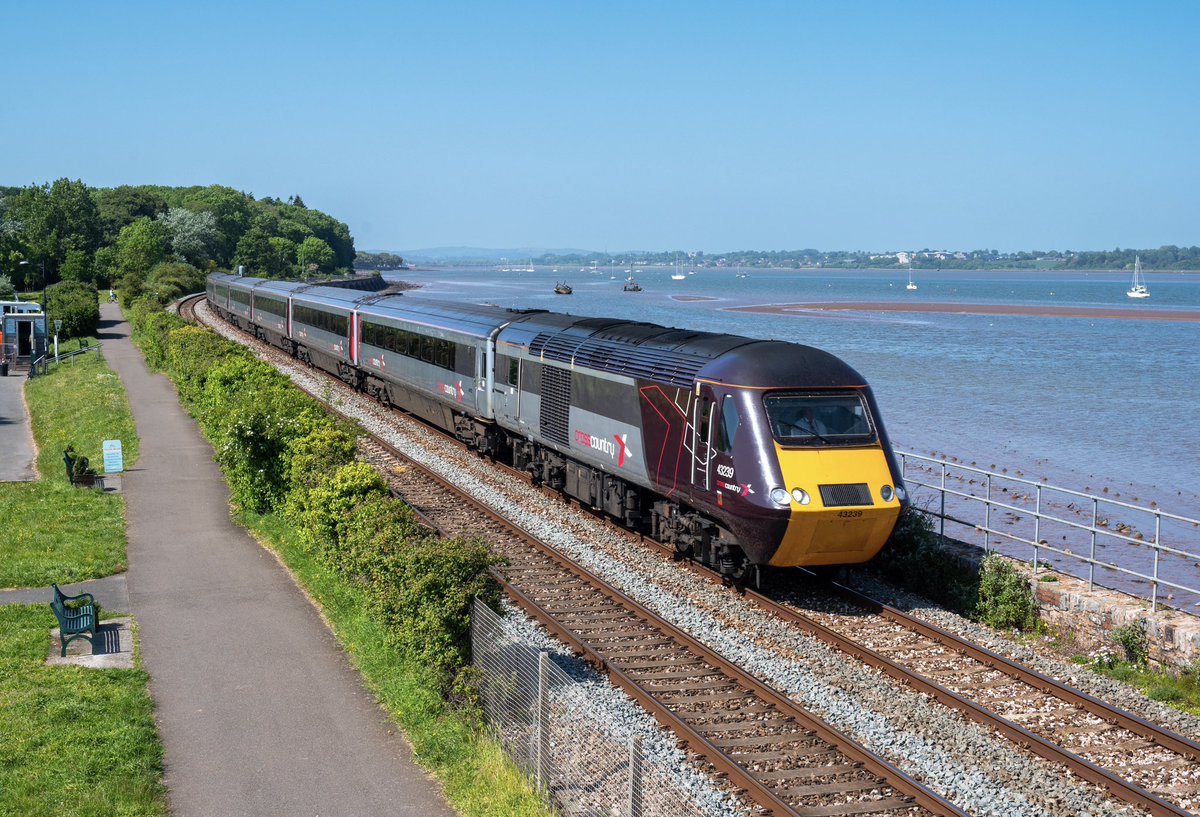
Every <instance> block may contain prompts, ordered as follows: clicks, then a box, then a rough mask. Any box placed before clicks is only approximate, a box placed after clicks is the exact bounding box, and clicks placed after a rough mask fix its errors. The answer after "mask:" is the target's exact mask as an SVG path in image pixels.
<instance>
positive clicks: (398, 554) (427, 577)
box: [370, 536, 498, 692]
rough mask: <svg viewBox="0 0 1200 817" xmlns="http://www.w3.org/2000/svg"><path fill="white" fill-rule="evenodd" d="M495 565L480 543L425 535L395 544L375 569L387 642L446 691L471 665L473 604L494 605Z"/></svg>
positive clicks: (375, 596) (375, 594)
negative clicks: (426, 669)
mask: <svg viewBox="0 0 1200 817" xmlns="http://www.w3.org/2000/svg"><path fill="white" fill-rule="evenodd" d="M496 562H497V559H496V557H494V556H493V555H492V554H491V553H490V552H489V551H488V549H487V546H486V545H485V544H483V542H481V541H480V540H478V539H459V538H454V539H438V538H436V537H434V536H425V537H420V538H417V539H415V540H413V539H410V540H407V541H404V542H395V543H393V547H392V548H390V549H389V550H387V551H385V552H384V554H383V555H381V556H380V557H379V558H378V560H377V562H376V564H375V572H374V573H373V574H372V576H371V584H370V587H371V596H372V602H373V606H374V607H375V608H376V609H377V610H378V612H379V614H380V615H381V616H382V617H383V619H384V621H385V623H386V624H388V625H389V626H388V640H389V643H391V644H392V645H393V646H395V647H396V649H397V650H399V651H400V653H401V655H404V656H408V657H410V658H412V659H413V660H415V661H418V662H420V663H421V664H423V665H425V666H427V667H429V668H430V669H431V670H432V671H433V672H434V673H435V674H436V676H437V677H438V678H439V679H440V680H441V682H442V683H443V684H444V685H445V687H444V688H445V690H446V691H447V692H449V691H450V690H452V689H454V688H455V687H456V686H459V681H460V680H461V672H462V670H463V668H464V667H466V666H467V664H468V661H469V656H470V643H469V639H470V623H471V617H470V613H471V601H472V600H473V599H475V598H482V599H483V600H484V601H485V602H488V603H491V604H492V606H495V602H496V599H495V597H496V594H497V592H498V591H497V590H496V588H495V583H494V582H493V581H492V580H491V577H490V575H489V573H488V568H489V567H490V566H492V565H493V564H495V563H496Z"/></svg>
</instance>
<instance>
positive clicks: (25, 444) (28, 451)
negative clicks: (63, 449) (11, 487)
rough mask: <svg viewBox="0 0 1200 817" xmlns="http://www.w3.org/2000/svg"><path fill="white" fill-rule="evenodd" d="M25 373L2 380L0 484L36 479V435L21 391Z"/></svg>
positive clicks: (1, 378)
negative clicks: (31, 428) (34, 447)
mask: <svg viewBox="0 0 1200 817" xmlns="http://www.w3.org/2000/svg"><path fill="white" fill-rule="evenodd" d="M25 380H26V377H25V373H24V372H22V373H21V374H16V373H15V372H14V373H12V374H9V375H8V376H7V377H0V482H27V481H29V480H31V479H36V478H37V474H36V473H35V472H34V468H33V433H32V431H31V430H30V428H29V411H28V410H27V409H26V408H25V398H24V396H23V395H22V393H21V388H22V387H23V386H24V385H25Z"/></svg>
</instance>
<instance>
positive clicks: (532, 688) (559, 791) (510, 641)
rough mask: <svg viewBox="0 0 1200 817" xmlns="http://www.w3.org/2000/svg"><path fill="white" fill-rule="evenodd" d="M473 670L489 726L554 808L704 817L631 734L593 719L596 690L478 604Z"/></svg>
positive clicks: (602, 814) (609, 816)
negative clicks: (475, 672)
mask: <svg viewBox="0 0 1200 817" xmlns="http://www.w3.org/2000/svg"><path fill="white" fill-rule="evenodd" d="M471 646H472V652H473V662H472V663H473V665H474V667H475V669H476V671H477V673H478V688H479V694H480V699H481V701H482V704H483V710H484V714H485V717H486V719H487V722H488V725H489V726H490V728H492V729H493V730H494V731H495V733H496V735H497V736H498V738H499V740H500V742H501V744H502V745H503V746H504V749H505V751H506V752H507V753H508V755H509V756H510V757H511V758H512V759H513V761H514V762H516V763H517V765H519V766H520V767H521V768H522V769H523V770H524V771H525V772H526V773H527V774H528V775H529V777H530V778H531V779H532V780H533V781H534V782H535V783H536V785H537V787H538V789H539V790H540V791H542V793H543V794H544V795H545V796H547V797H548V798H549V799H550V801H551V803H552V804H553V805H554V806H555V808H556V809H557V810H559V811H560V812H562V813H567V814H572V815H579V816H580V817H706V816H707V815H708V814H710V811H706V810H705V809H704V808H703V807H702V806H701V805H700V804H699V803H698V802H697V801H696V798H695V797H694V796H693V793H692V792H689V791H685V790H683V789H682V788H680V787H679V786H678V785H677V784H676V783H675V782H674V781H675V779H676V778H675V776H674V775H671V774H670V773H669V770H668V769H665V768H663V766H662V765H661V763H659V762H657V761H655V760H654V759H653V758H651V757H648V756H647V752H646V751H644V748H643V745H642V740H641V739H640V738H639V737H638V736H637V734H636V733H635V732H633V730H631V729H628V728H626V729H625V731H626V732H630V734H624V735H622V734H617V732H618V731H620V727H617V726H615V725H614V723H612V722H611V721H610V720H608V719H606V718H604V717H600V716H599V715H598V714H597V708H596V707H597V698H598V696H597V695H596V689H595V684H588V683H585V682H581V681H580V680H576V679H573V678H572V677H571V676H569V675H568V674H567V673H566V672H564V671H563V669H562V668H560V667H559V666H558V665H557V664H556V663H555V660H554V658H553V657H552V656H551V655H550V654H549V653H547V652H545V651H539V650H536V649H534V648H532V647H530V646H528V645H526V644H524V643H521V641H520V640H519V638H517V637H515V636H514V635H513V634H512V633H511V632H510V631H509V630H508V628H506V627H505V624H504V620H503V619H501V618H500V617H499V616H497V615H496V614H495V613H494V612H492V610H490V609H489V608H488V607H487V606H486V605H485V604H482V603H480V602H478V601H476V602H475V604H474V607H473V610H472V615H471Z"/></svg>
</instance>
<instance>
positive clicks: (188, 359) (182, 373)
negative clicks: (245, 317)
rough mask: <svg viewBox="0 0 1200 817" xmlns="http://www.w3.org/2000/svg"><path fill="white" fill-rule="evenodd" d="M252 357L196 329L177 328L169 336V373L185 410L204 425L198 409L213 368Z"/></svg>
mask: <svg viewBox="0 0 1200 817" xmlns="http://www.w3.org/2000/svg"><path fill="white" fill-rule="evenodd" d="M249 356H250V354H249V352H247V351H245V349H244V347H241V346H238V345H237V344H234V343H230V342H229V341H227V340H225V339H224V338H222V337H221V336H219V335H217V334H215V333H213V332H210V331H209V330H207V329H200V328H199V327H195V326H185V327H183V328H181V329H176V330H174V331H172V332H171V333H170V334H169V335H168V336H167V370H168V371H169V372H170V375H171V379H172V380H173V381H175V388H176V390H177V391H178V392H179V398H180V401H181V402H182V403H183V407H184V408H186V409H187V410H188V411H189V412H190V413H191V414H192V416H193V417H196V418H197V419H199V420H201V421H202V422H203V418H201V417H199V416H198V415H197V413H196V409H197V404H198V403H199V401H200V398H201V396H202V395H203V394H204V382H205V380H206V379H207V377H208V371H209V369H211V368H212V367H213V366H215V365H217V364H218V363H220V362H221V361H223V360H229V359H231V358H235V357H249Z"/></svg>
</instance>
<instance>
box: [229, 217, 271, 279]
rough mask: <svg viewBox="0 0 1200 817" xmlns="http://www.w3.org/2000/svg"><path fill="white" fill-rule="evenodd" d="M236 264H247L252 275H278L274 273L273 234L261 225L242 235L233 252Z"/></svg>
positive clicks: (267, 276)
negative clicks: (270, 234)
mask: <svg viewBox="0 0 1200 817" xmlns="http://www.w3.org/2000/svg"><path fill="white" fill-rule="evenodd" d="M233 265H234V266H245V267H246V269H247V270H248V271H249V273H250V274H251V275H260V276H262V277H264V278H274V277H278V276H277V275H275V274H274V270H275V266H276V265H275V254H274V252H273V251H272V249H271V236H269V235H268V234H267V231H266V230H264V229H263V228H261V227H251V228H250V229H249V230H247V231H246V232H245V234H243V235H242V237H241V239H240V240H239V241H238V243H237V249H236V250H235V251H234V254H233Z"/></svg>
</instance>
